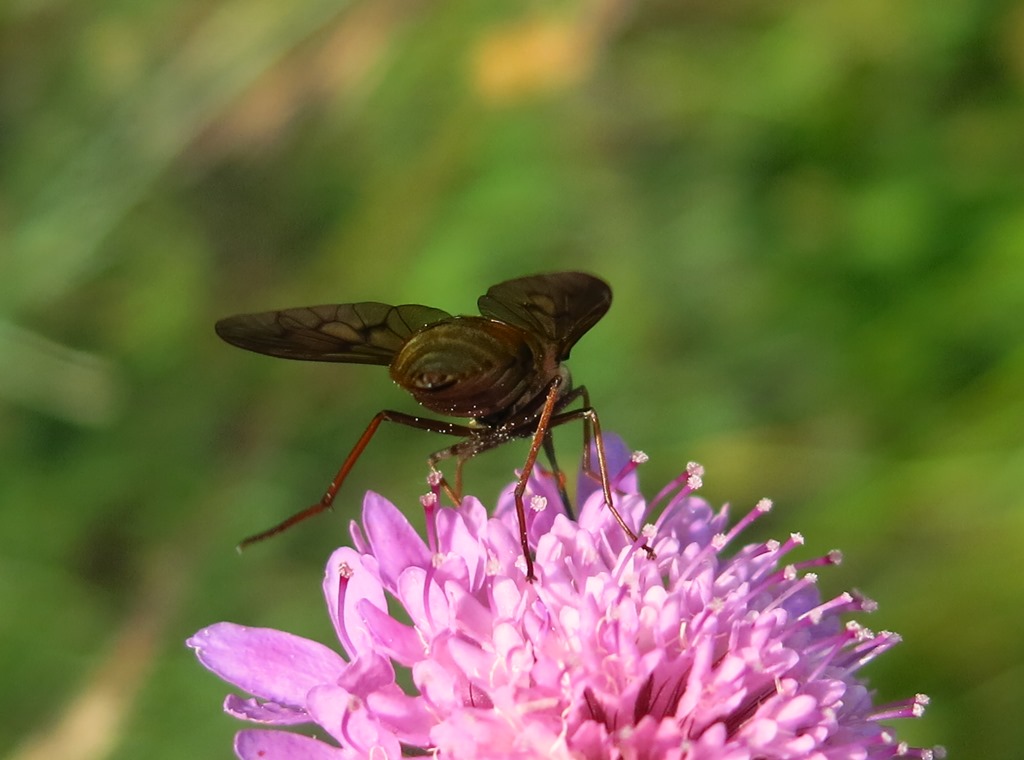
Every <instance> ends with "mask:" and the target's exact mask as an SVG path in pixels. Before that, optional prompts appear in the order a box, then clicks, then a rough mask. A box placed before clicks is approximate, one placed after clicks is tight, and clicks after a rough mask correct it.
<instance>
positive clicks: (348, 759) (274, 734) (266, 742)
mask: <svg viewBox="0 0 1024 760" xmlns="http://www.w3.org/2000/svg"><path fill="white" fill-rule="evenodd" d="M235 754H236V755H238V757H240V758H241V759H242V760H294V758H297V757H301V758H304V760H352V758H355V757H357V755H356V754H354V753H352V752H346V751H344V750H341V749H338V748H337V747H332V746H331V745H330V744H324V743H323V742H319V741H317V740H316V739H311V738H309V737H308V736H303V735H302V734H293V733H291V732H289V731H260V730H257V729H249V730H246V731H239V732H238V733H237V734H235Z"/></svg>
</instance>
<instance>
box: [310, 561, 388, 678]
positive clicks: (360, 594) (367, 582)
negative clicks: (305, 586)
mask: <svg viewBox="0 0 1024 760" xmlns="http://www.w3.org/2000/svg"><path fill="white" fill-rule="evenodd" d="M373 561H374V560H373V557H364V556H363V555H361V554H359V553H357V552H356V551H355V550H354V549H349V548H347V547H342V548H341V549H338V550H337V551H335V552H334V554H332V555H331V558H330V560H328V562H327V570H326V572H325V573H324V597H325V598H326V599H327V611H328V613H329V614H330V616H331V622H332V623H333V624H334V630H335V632H336V633H337V634H338V640H339V641H340V642H341V645H342V646H343V647H344V648H345V651H346V652H347V653H348V656H349V658H350V659H354V658H356V657H358V656H359V655H360V654H361V653H363V652H368V651H371V650H372V648H373V636H372V634H371V632H370V630H369V629H368V627H367V625H366V620H365V618H363V616H362V615H360V614H359V609H360V608H361V607H362V606H363V605H364V604H371V605H373V606H374V607H377V608H378V609H382V610H386V609H387V608H388V607H387V600H386V599H385V597H384V589H383V588H381V585H380V581H379V580H378V579H377V577H376V576H375V575H374V573H373V572H371V571H370V570H369V569H368V568H367V565H368V564H372V563H373Z"/></svg>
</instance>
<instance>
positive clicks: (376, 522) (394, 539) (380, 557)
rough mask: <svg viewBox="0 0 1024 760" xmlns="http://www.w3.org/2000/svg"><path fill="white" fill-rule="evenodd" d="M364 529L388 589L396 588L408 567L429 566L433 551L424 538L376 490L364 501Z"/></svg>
mask: <svg viewBox="0 0 1024 760" xmlns="http://www.w3.org/2000/svg"><path fill="white" fill-rule="evenodd" d="M363 527H364V528H365V530H366V536H367V539H368V540H369V542H370V547H371V548H372V549H373V554H374V556H375V557H376V558H377V561H378V562H379V563H380V578H381V582H382V583H383V584H384V587H385V588H389V589H394V588H396V586H397V585H398V576H399V575H401V574H402V571H403V570H405V569H406V568H407V567H410V566H417V567H427V566H429V564H430V550H429V549H427V545H426V544H425V543H424V542H423V539H422V538H420V536H419V534H418V533H417V532H416V531H415V530H414V529H413V527H412V525H410V524H409V521H408V520H407V519H405V515H403V514H402V513H401V512H400V511H399V510H398V508H397V507H395V505H394V504H392V503H391V502H390V501H388V500H387V499H385V498H384V497H383V496H381V495H380V494H377V493H374V492H373V491H367V492H366V497H365V498H364V499H363Z"/></svg>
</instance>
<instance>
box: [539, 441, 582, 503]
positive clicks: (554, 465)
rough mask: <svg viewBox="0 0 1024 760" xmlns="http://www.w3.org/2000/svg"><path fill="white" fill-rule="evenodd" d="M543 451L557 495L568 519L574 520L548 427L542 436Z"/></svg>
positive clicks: (563, 477) (562, 472) (563, 473)
mask: <svg viewBox="0 0 1024 760" xmlns="http://www.w3.org/2000/svg"><path fill="white" fill-rule="evenodd" d="M544 453H545V454H546V455H547V458H548V462H550V463H551V470H552V473H553V474H554V476H555V485H556V486H557V487H558V495H559V496H560V497H561V499H562V506H563V507H565V513H566V514H567V515H568V516H569V519H570V520H575V519H576V516H575V513H574V511H573V508H572V502H571V501H569V492H568V491H566V490H565V472H564V471H563V470H562V468H561V467H559V466H558V461H557V460H556V459H555V440H554V438H552V437H551V430H550V429H549V430H548V432H547V434H546V435H545V436H544Z"/></svg>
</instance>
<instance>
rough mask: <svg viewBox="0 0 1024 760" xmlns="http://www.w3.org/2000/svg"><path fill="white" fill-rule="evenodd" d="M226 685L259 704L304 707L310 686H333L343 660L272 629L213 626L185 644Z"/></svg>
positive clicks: (325, 650) (321, 645)
mask: <svg viewBox="0 0 1024 760" xmlns="http://www.w3.org/2000/svg"><path fill="white" fill-rule="evenodd" d="M186 643H187V644H188V645H189V646H190V647H192V648H193V649H195V650H196V656H197V657H198V658H199V661H200V662H201V663H203V665H205V666H206V667H207V668H209V669H210V670H212V671H213V672H214V673H216V674H217V675H218V676H220V677H221V678H223V679H224V680H225V681H227V682H228V683H232V684H234V685H235V686H237V687H239V688H240V689H244V690H245V691H247V692H249V693H250V694H253V695H255V696H257V697H262V698H263V699H269V700H271V701H273V702H278V703H281V704H285V705H292V706H296V707H305V704H306V694H307V693H309V690H310V689H312V688H313V687H314V686H317V685H318V684H322V683H333V682H334V681H336V680H337V679H338V678H339V677H340V676H341V675H342V674H343V673H344V672H345V667H346V665H345V661H344V660H343V659H342V658H341V656H340V655H339V654H338V653H337V652H334V651H333V650H331V649H328V648H327V647H325V646H324V645H323V644H318V643H316V642H315V641H310V640H308V639H304V638H301V637H299V636H293V635H292V634H290V633H284V632H283V631H276V630H274V629H272V628H248V627H246V626H243V625H235V624H234V623H217V624H215V625H211V626H210V627H209V628H204V629H203V630H201V631H199V632H198V633H197V634H196V635H194V636H193V637H192V638H190V639H189V640H188V641H187V642H186Z"/></svg>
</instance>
